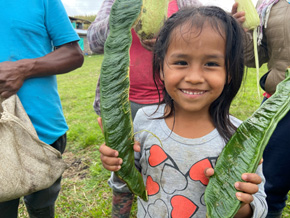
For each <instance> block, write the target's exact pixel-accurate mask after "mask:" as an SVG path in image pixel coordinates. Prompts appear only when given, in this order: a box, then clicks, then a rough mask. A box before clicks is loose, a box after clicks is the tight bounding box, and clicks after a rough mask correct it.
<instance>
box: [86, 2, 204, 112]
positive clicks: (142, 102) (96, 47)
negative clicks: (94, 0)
mask: <svg viewBox="0 0 290 218" xmlns="http://www.w3.org/2000/svg"><path fill="white" fill-rule="evenodd" d="M114 2H115V0H104V1H103V4H102V6H101V8H100V10H99V12H98V13H97V16H96V19H95V21H94V22H93V23H92V24H91V25H90V27H89V29H88V41H89V45H90V48H91V50H92V51H93V52H95V53H97V54H103V53H104V44H105V41H106V39H107V36H108V34H109V16H110V11H111V7H112V5H113V3H114ZM200 5H201V3H200V2H199V1H198V0H172V1H170V2H169V5H168V16H171V14H173V13H175V12H176V11H178V9H180V8H184V7H189V6H200ZM131 33H132V45H131V48H130V89H129V100H130V103H131V112H132V117H133V118H134V117H135V114H136V112H137V110H138V109H139V108H141V107H143V106H146V105H152V104H157V103H158V101H159V95H158V92H157V88H156V86H155V84H154V81H153V73H152V52H151V50H152V46H153V45H154V40H152V41H143V42H140V40H139V38H138V36H137V34H136V33H135V31H134V30H133V29H132V31H131ZM144 47H145V48H144ZM147 49H148V50H147ZM162 88H163V85H162V84H161V83H159V84H158V89H159V90H162ZM94 109H95V111H96V113H97V114H98V115H100V91H99V82H98V85H97V89H96V98H95V101H94Z"/></svg>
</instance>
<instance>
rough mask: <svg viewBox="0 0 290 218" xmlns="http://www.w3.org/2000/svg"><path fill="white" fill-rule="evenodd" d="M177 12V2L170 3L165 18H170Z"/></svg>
mask: <svg viewBox="0 0 290 218" xmlns="http://www.w3.org/2000/svg"><path fill="white" fill-rule="evenodd" d="M177 11H178V5H177V0H172V1H170V2H169V4H168V12H167V17H170V16H171V15H172V14H174V13H176V12H177Z"/></svg>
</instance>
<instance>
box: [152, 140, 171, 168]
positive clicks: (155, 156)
mask: <svg viewBox="0 0 290 218" xmlns="http://www.w3.org/2000/svg"><path fill="white" fill-rule="evenodd" d="M167 158H168V157H167V154H166V153H165V152H164V151H163V150H162V148H160V147H159V146H158V145H152V146H151V148H150V156H149V159H148V162H149V164H150V166H152V167H155V166H157V165H159V164H161V163H162V162H164V161H165V160H166V159H167Z"/></svg>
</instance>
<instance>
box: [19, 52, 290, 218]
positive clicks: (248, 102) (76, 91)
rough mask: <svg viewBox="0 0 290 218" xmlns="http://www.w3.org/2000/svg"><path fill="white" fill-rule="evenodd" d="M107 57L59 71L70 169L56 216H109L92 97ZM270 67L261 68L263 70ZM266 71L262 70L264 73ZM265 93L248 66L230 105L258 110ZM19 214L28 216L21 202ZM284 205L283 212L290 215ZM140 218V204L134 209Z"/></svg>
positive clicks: (237, 111)
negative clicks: (73, 68) (102, 64)
mask: <svg viewBox="0 0 290 218" xmlns="http://www.w3.org/2000/svg"><path fill="white" fill-rule="evenodd" d="M102 59H103V56H101V55H94V56H86V57H85V62H84V65H83V66H82V67H81V68H80V69H77V70H75V71H73V72H71V73H68V74H64V75H59V76H58V86H59V87H58V88H59V93H60V96H61V101H62V105H63V110H64V114H65V116H66V119H67V122H68V125H69V128H70V129H69V131H68V133H67V135H68V145H67V149H66V152H65V153H64V155H63V158H64V159H65V161H66V162H67V164H68V165H69V169H68V170H67V171H66V172H65V173H64V175H63V181H62V191H61V193H60V196H59V198H58V200H57V203H56V217H57V218H99V217H100V218H107V217H110V211H111V197H112V195H111V190H110V188H109V186H108V185H107V180H108V178H109V176H110V173H109V172H108V171H106V170H105V169H104V168H103V167H102V164H101V162H100V158H99V152H98V147H99V145H100V144H101V143H103V141H104V138H103V135H102V133H101V130H100V128H99V127H98V124H97V120H96V119H97V115H96V114H95V112H94V110H93V106H92V105H93V101H94V96H95V88H96V84H97V79H98V74H99V72H100V67H101V62H102ZM265 71H266V68H265V67H262V69H261V72H265ZM261 75H262V73H261ZM261 99H262V97H261V96H258V94H257V85H256V72H255V70H254V69H248V71H247V78H246V80H245V83H244V84H243V86H242V88H241V90H240V92H239V94H238V96H237V98H236V99H235V100H234V103H233V104H232V107H231V113H232V114H233V115H234V116H236V117H238V118H239V119H241V120H244V119H246V118H247V117H248V116H249V115H251V113H253V112H254V110H256V109H257V108H258V107H259V105H260V101H261ZM19 211H20V212H19V213H20V215H19V217H21V218H22V217H24V218H26V217H28V216H27V214H26V212H25V209H24V206H23V203H22V202H21V206H20V210H19ZM288 214H289V209H288V208H286V209H285V213H284V217H288ZM132 217H136V205H135V204H134V207H133V210H132Z"/></svg>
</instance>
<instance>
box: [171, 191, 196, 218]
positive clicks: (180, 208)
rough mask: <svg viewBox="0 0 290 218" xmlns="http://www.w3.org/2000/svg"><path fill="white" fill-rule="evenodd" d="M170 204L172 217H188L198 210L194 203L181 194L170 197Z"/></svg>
mask: <svg viewBox="0 0 290 218" xmlns="http://www.w3.org/2000/svg"><path fill="white" fill-rule="evenodd" d="M171 206H172V212H171V217H172V218H189V217H191V216H192V215H193V214H195V213H196V211H197V210H198V206H197V205H195V204H194V203H193V202H192V201H191V200H189V199H188V198H186V197H184V196H181V195H175V196H173V197H172V198H171Z"/></svg>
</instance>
